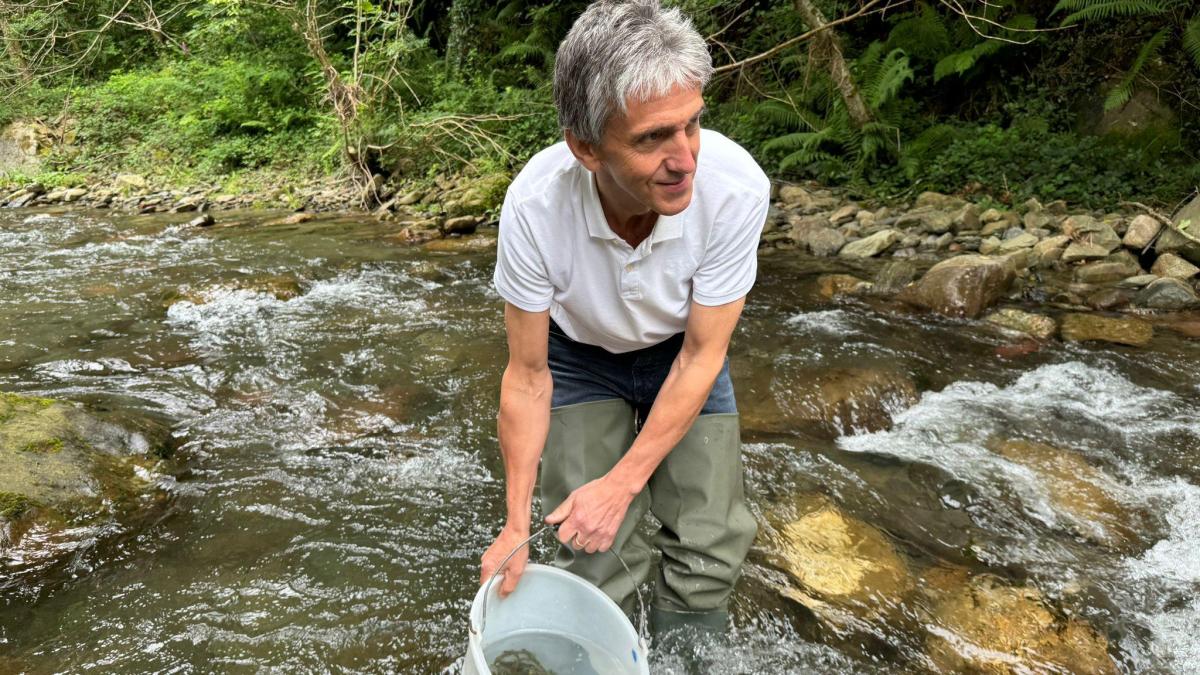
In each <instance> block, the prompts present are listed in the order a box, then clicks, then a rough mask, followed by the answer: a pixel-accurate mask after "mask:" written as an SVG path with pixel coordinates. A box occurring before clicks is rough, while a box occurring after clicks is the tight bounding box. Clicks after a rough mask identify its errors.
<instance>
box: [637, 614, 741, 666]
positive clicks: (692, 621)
mask: <svg viewBox="0 0 1200 675" xmlns="http://www.w3.org/2000/svg"><path fill="white" fill-rule="evenodd" d="M728 630H729V612H727V611H725V610H713V611H709V612H674V611H671V610H667V609H661V608H658V607H655V608H653V609H651V610H650V635H651V636H652V643H651V644H652V645H653V648H654V650H655V651H656V652H659V653H660V654H673V655H675V656H678V657H679V658H680V660H682V662H683V666H684V668H686V669H687V672H688V673H695V674H696V675H699V674H701V673H706V672H708V671H709V670H710V663H709V659H708V658H706V657H707V656H708V655H710V654H711V655H716V654H718V653H721V652H723V651H724V650H723V649H722V646H723V645H725V644H727V642H728V636H729V633H728Z"/></svg>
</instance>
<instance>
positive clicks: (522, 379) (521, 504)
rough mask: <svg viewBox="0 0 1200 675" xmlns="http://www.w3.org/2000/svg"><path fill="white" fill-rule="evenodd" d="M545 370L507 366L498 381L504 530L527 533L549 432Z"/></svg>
mask: <svg viewBox="0 0 1200 675" xmlns="http://www.w3.org/2000/svg"><path fill="white" fill-rule="evenodd" d="M553 387H554V381H553V379H552V378H551V376H550V370H549V368H543V369H540V370H528V369H523V368H514V367H513V366H512V365H510V366H509V367H508V368H505V370H504V376H503V378H502V379H501V382H500V416H499V420H498V422H497V433H498V435H499V437H500V453H501V455H503V457H504V484H505V503H506V509H507V514H508V522H507V527H511V528H515V529H517V530H518V531H521V532H528V531H529V527H530V522H529V521H530V510H531V508H532V502H533V488H534V485H535V484H536V482H537V469H538V461H539V460H540V459H541V457H542V448H543V446H544V445H545V444H546V434H547V433H548V432H549V430H550V396H551V393H552V391H553Z"/></svg>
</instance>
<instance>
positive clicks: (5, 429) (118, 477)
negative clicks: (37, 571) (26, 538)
mask: <svg viewBox="0 0 1200 675" xmlns="http://www.w3.org/2000/svg"><path fill="white" fill-rule="evenodd" d="M166 438H167V434H166V433H165V428H162V427H159V426H157V425H155V424H154V423H151V422H141V423H139V422H134V421H131V424H130V425H118V424H114V423H112V422H109V421H105V420H103V419H101V418H100V417H98V416H97V415H96V414H95V413H92V412H89V411H87V410H85V409H84V408H82V407H81V406H77V405H74V404H70V403H66V402H61V401H54V400H51V399H44V398H29V397H24V396H19V395H15V394H7V393H0V560H3V559H5V558H7V557H9V556H8V555H6V553H7V552H8V551H10V550H11V549H13V548H15V547H19V546H21V539H22V537H23V535H24V534H25V533H26V532H27V531H29V530H30V529H31V528H40V529H42V530H45V531H49V532H53V531H57V530H63V529H64V528H68V527H74V526H78V525H87V524H93V523H95V524H99V523H104V522H111V521H113V520H117V521H121V520H123V519H124V518H126V517H128V516H129V515H130V514H132V513H134V512H135V511H138V510H139V509H140V508H141V504H142V501H143V500H142V497H143V496H144V495H145V494H146V493H147V492H148V491H150V490H153V489H154V486H153V485H152V483H151V482H150V481H149V480H147V478H143V476H153V475H154V474H155V473H156V472H157V471H160V470H161V469H163V468H165V467H164V466H163V456H164V455H166V454H168V452H169V444H168V443H167V442H166ZM39 539H42V538H41V537H39ZM32 545H33V546H37V543H34V544H32ZM20 557H21V556H19V555H18V556H16V557H15V558H14V560H15V559H18V558H20ZM34 557H40V556H34Z"/></svg>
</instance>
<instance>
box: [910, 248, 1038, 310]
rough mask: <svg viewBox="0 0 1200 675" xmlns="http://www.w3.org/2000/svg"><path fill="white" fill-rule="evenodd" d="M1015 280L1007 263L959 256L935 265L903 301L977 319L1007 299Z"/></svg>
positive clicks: (993, 259)
mask: <svg viewBox="0 0 1200 675" xmlns="http://www.w3.org/2000/svg"><path fill="white" fill-rule="evenodd" d="M1014 278H1015V274H1014V272H1013V268H1012V267H1011V266H1010V265H1008V264H1006V263H1005V262H1004V261H1003V260H999V259H996V258H989V257H986V256H979V255H963V256H956V257H954V258H949V259H947V260H943V261H942V262H940V263H938V264H936V265H934V266H933V268H931V269H930V270H929V271H928V272H926V273H925V275H924V276H923V277H921V280H920V281H918V282H917V284H916V286H913V287H910V288H908V289H905V292H904V293H902V294H901V299H902V300H904V301H905V302H909V303H912V304H914V305H918V306H920V307H925V308H926V309H930V310H933V311H935V312H938V313H940V314H946V315H948V316H965V317H970V318H973V317H977V316H979V315H980V314H981V313H982V312H983V310H984V309H986V308H988V307H989V306H991V305H993V304H995V303H996V301H997V300H999V299H1000V298H1001V297H1003V296H1004V294H1005V293H1007V292H1008V289H1009V287H1010V286H1011V285H1012V282H1013V279H1014Z"/></svg>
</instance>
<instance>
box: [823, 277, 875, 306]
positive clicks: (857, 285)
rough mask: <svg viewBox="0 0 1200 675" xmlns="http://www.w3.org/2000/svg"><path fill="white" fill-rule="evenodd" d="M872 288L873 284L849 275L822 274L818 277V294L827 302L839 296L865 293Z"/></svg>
mask: <svg viewBox="0 0 1200 675" xmlns="http://www.w3.org/2000/svg"><path fill="white" fill-rule="evenodd" d="M871 287H872V284H871V282H869V281H865V280H863V279H859V278H858V277H856V276H851V275H849V274H822V275H821V276H819V277H817V292H818V293H819V294H820V295H821V297H822V298H824V299H826V300H832V299H834V298H836V297H838V296H839V295H856V294H859V293H863V292H865V291H867V290H870V289H871Z"/></svg>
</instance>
